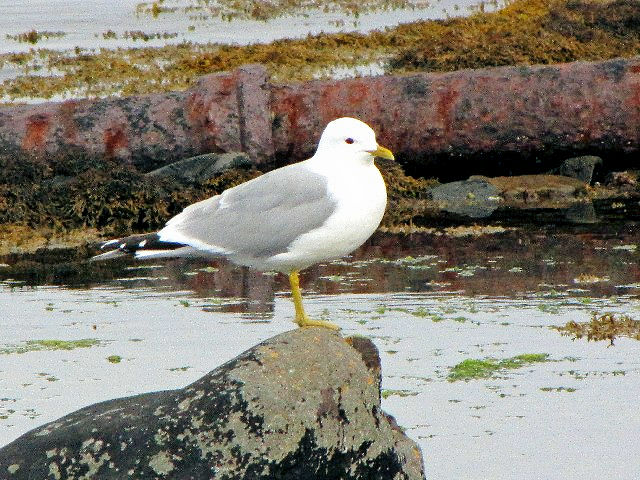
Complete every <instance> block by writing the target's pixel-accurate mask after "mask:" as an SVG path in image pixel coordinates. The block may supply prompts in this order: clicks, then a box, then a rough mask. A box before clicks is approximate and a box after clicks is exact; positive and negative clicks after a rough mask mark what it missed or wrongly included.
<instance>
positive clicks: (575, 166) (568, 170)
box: [549, 155, 602, 183]
mask: <svg viewBox="0 0 640 480" xmlns="http://www.w3.org/2000/svg"><path fill="white" fill-rule="evenodd" d="M600 165H602V159H601V158H600V157H596V156H595V155H583V156H581V157H572V158H567V159H566V160H565V161H563V162H562V163H561V164H560V166H559V167H558V168H554V169H553V170H551V171H550V172H549V173H550V174H554V175H563V176H565V177H572V178H577V179H578V180H581V181H583V182H584V183H591V180H592V179H593V172H594V170H595V169H596V167H598V166H600Z"/></svg>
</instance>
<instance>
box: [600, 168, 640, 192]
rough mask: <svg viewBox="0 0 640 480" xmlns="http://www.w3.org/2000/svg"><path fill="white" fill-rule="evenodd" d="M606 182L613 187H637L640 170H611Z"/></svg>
mask: <svg viewBox="0 0 640 480" xmlns="http://www.w3.org/2000/svg"><path fill="white" fill-rule="evenodd" d="M605 183H606V184H607V185H609V186H611V187H619V188H623V189H625V188H629V187H636V185H637V184H638V172H633V171H624V172H611V173H609V175H607V178H606V179H605Z"/></svg>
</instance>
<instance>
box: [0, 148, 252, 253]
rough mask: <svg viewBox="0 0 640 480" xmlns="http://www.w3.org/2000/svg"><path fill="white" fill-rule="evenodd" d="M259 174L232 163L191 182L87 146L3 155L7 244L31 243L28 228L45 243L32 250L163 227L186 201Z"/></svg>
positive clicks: (0, 208) (1, 215)
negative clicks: (71, 238) (57, 154)
mask: <svg viewBox="0 0 640 480" xmlns="http://www.w3.org/2000/svg"><path fill="white" fill-rule="evenodd" d="M259 174H260V172H258V171H257V170H255V169H242V168H237V169H230V170H227V171H225V172H223V173H222V174H220V175H219V176H217V177H215V178H213V179H209V180H206V181H203V182H200V183H195V184H191V185H186V186H185V185H182V184H180V183H178V182H176V181H172V180H169V179H158V178H156V177H152V176H148V175H145V174H144V173H143V172H140V171H139V170H137V169H136V168H135V166H133V165H130V164H124V163H117V162H115V161H111V160H106V159H97V158H90V157H88V156H87V155H86V154H84V153H82V152H69V153H68V155H67V156H65V157H62V158H45V157H44V156H33V157H26V158H25V157H20V159H17V158H15V157H2V156H0V225H1V226H2V229H1V231H0V233H2V237H3V238H2V242H0V247H2V248H0V250H5V251H11V246H12V245H13V246H17V245H20V244H21V243H24V242H23V240H24V239H22V238H21V237H22V236H23V235H25V234H26V235H28V237H29V238H32V237H34V236H35V237H38V238H39V236H38V235H37V232H41V233H42V235H40V236H41V237H42V239H41V240H42V242H38V241H37V242H35V244H30V245H26V244H25V246H26V247H27V249H29V250H30V249H32V248H34V247H35V248H37V247H38V246H41V245H45V244H47V243H48V241H47V238H52V237H53V238H55V237H58V238H66V237H68V235H65V234H68V233H69V232H77V231H79V230H85V231H89V232H96V231H101V232H102V233H103V234H104V235H107V236H110V235H121V234H128V233H132V232H146V231H152V230H156V229H158V228H160V227H161V226H163V225H164V223H165V222H166V221H167V220H168V219H169V218H171V217H172V216H174V215H176V214H177V213H179V212H180V211H182V209H183V208H184V207H186V206H187V205H189V204H191V203H195V202H197V201H199V200H203V199H204V198H207V197H210V196H212V195H215V194H218V193H220V192H222V191H224V190H225V189H227V188H229V187H232V186H234V185H237V184H239V183H242V182H245V181H247V180H249V179H251V178H254V177H255V176H257V175H259ZM76 236H77V235H76ZM90 236H92V237H95V233H94V234H93V235H90ZM32 243H33V242H32Z"/></svg>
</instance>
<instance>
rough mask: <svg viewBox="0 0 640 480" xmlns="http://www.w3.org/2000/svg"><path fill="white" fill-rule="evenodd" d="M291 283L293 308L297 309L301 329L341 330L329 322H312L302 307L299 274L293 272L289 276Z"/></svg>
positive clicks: (296, 320) (297, 318)
mask: <svg viewBox="0 0 640 480" xmlns="http://www.w3.org/2000/svg"><path fill="white" fill-rule="evenodd" d="M289 283H291V295H292V296H293V306H294V307H295V309H296V319H295V322H296V323H297V324H298V326H300V327H324V328H330V329H331V330H340V327H339V326H337V325H336V324H335V323H331V322H327V321H324V320H311V319H310V318H309V317H307V314H306V313H304V307H303V306H302V292H301V291H300V278H299V277H298V272H296V271H293V272H291V273H290V274H289Z"/></svg>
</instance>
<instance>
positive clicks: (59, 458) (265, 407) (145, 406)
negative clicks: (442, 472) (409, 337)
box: [0, 328, 424, 480]
mask: <svg viewBox="0 0 640 480" xmlns="http://www.w3.org/2000/svg"><path fill="white" fill-rule="evenodd" d="M350 340H351V341H350V342H349V339H347V341H345V339H343V338H342V337H340V336H339V335H337V334H335V333H333V332H331V331H329V330H325V329H320V328H305V329H297V330H294V331H291V332H286V333H283V334H281V335H278V336H276V337H273V338H271V339H269V340H267V341H265V342H263V343H261V344H259V345H257V346H255V347H253V348H251V349H250V350H248V351H246V352H245V353H243V354H241V355H240V356H238V357H236V358H235V359H233V360H231V361H230V362H228V363H226V364H224V365H222V366H221V367H219V368H217V369H215V370H213V371H212V372H210V373H209V374H207V375H205V376H204V377H202V378H201V379H199V380H197V381H196V382H194V383H193V384H191V385H189V386H187V387H185V388H183V389H179V390H170V391H164V392H154V393H147V394H143V395H138V396H134V397H129V398H121V399H116V400H110V401H107V402H103V403H99V404H96V405H92V406H89V407H86V408H83V409H81V410H78V411H76V412H74V413H71V414H69V415H67V416H65V417H62V418H60V419H59V420H56V421H54V422H51V423H49V424H46V425H44V426H42V427H40V428H37V429H35V430H32V431H30V432H28V433H26V434H25V435H23V436H22V437H20V438H18V439H17V440H15V441H14V442H12V443H11V444H9V445H7V446H6V447H4V448H3V449H1V450H0V477H2V478H7V479H34V478H37V479H44V478H64V479H79V478H99V479H124V478H172V479H204V478H216V479H291V480H293V479H307V480H309V479H317V480H320V479H362V480H365V479H367V480H369V479H380V480H390V479H422V478H424V473H423V468H422V458H421V455H420V451H419V450H418V448H417V446H416V444H415V443H414V442H413V441H411V440H409V439H408V438H407V437H406V436H405V435H404V434H403V433H402V432H401V431H400V429H399V428H397V427H396V426H395V422H394V421H393V419H392V418H391V417H388V416H387V415H385V414H384V413H383V412H382V411H381V410H380V374H379V372H380V360H379V357H378V355H377V350H376V349H375V346H373V344H372V343H371V341H369V340H366V339H361V338H357V339H350ZM350 343H351V345H350Z"/></svg>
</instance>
